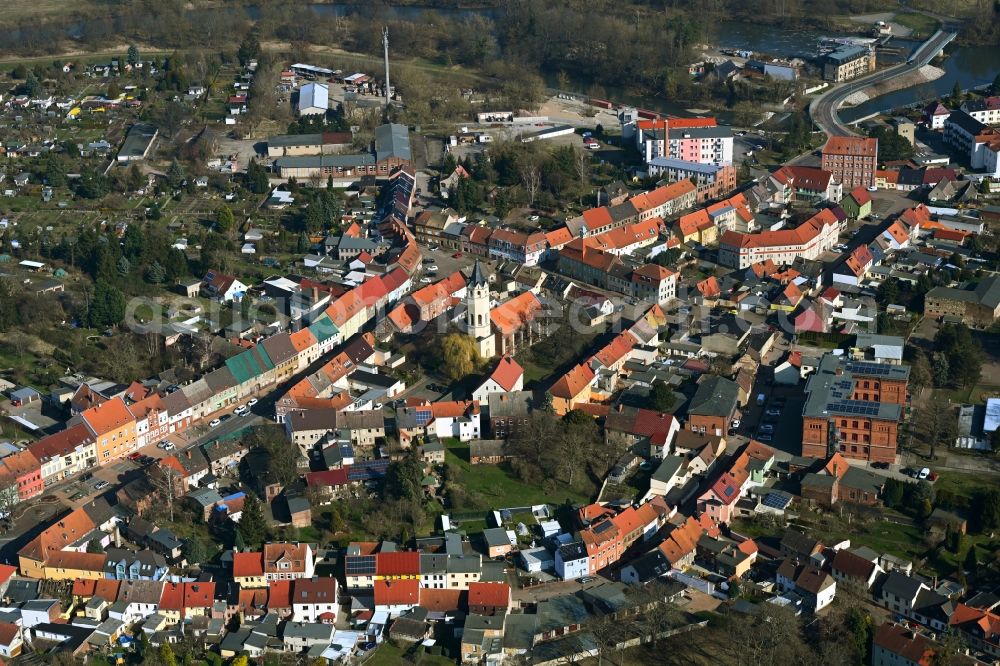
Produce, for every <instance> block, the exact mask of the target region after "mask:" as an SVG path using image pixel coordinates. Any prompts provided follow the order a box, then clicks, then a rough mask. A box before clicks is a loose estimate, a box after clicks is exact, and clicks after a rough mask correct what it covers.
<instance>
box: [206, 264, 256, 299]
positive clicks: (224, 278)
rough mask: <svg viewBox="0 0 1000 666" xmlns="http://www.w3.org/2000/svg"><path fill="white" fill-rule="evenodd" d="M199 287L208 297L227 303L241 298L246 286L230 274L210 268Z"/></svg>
mask: <svg viewBox="0 0 1000 666" xmlns="http://www.w3.org/2000/svg"><path fill="white" fill-rule="evenodd" d="M201 289H202V292H204V294H205V295H206V296H207V297H208V298H214V299H216V300H218V301H220V302H222V303H228V302H230V301H233V300H236V301H238V300H240V299H242V298H243V295H244V294H246V292H247V289H248V287H247V285H245V284H243V283H242V282H241V281H239V280H238V279H236V278H235V277H233V276H232V275H226V274H225V273H221V272H219V271H215V270H210V271H208V272H207V273H205V277H204V278H202V280H201Z"/></svg>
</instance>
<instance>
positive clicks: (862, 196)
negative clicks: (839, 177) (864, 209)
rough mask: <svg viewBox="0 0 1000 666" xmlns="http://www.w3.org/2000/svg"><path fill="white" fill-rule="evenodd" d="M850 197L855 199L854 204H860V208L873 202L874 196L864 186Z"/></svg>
mask: <svg viewBox="0 0 1000 666" xmlns="http://www.w3.org/2000/svg"><path fill="white" fill-rule="evenodd" d="M848 196H850V197H851V198H852V199H854V203H856V204H858V206H864V205H865V204H866V203H868V202H870V201H871V200H872V195H870V194H869V193H868V189H867V188H865V186H864V185H858V186H857V187H855V188H854V189H853V190H851V193H850V195H848Z"/></svg>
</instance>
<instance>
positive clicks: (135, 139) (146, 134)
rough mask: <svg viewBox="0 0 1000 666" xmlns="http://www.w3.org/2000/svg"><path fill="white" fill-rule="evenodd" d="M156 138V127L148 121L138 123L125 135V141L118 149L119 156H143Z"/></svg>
mask: <svg viewBox="0 0 1000 666" xmlns="http://www.w3.org/2000/svg"><path fill="white" fill-rule="evenodd" d="M154 138H156V128H155V127H154V126H152V125H149V124H147V123H136V124H135V125H132V127H130V128H129V130H128V134H126V135H125V143H123V144H122V149H121V150H119V151H118V155H119V156H125V157H142V156H143V155H145V154H146V151H147V150H148V149H149V144H150V143H152V142H153V139H154Z"/></svg>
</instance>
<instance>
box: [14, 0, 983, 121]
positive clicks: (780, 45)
mask: <svg viewBox="0 0 1000 666" xmlns="http://www.w3.org/2000/svg"><path fill="white" fill-rule="evenodd" d="M312 8H313V10H314V11H315V12H316V13H317V14H319V15H321V16H350V15H353V14H365V15H381V16H384V17H386V18H387V19H395V20H412V21H419V20H421V18H422V17H424V16H425V15H426V14H428V13H431V14H433V13H437V14H440V15H442V16H446V17H449V18H459V19H461V18H470V17H473V16H485V17H487V18H492V17H493V16H495V15H496V10H494V9H489V8H486V9H461V8H437V7H413V6H404V7H399V6H396V7H393V6H388V5H382V4H377V5H376V4H374V3H359V4H313V5H312ZM233 11H244V12H246V15H247V18H249V19H251V20H254V19H256V18H258V17H259V16H260V8H259V7H258V6H256V5H245V6H241V7H239V8H236V7H234V8H233ZM83 27H84V26H82V25H79V24H78V25H74V26H71V27H70V28H69V29H68V31H67V32H68V34H69V35H70V36H76V35H79V34H80V32H81V31H82V30H83ZM714 33H715V34H714V36H713V37H712V39H713V41H714V42H715V43H716V44H717V45H718V46H720V47H728V48H738V49H746V50H750V51H754V52H758V53H765V54H773V55H776V56H784V57H802V58H808V57H812V56H814V55H815V54H816V53H817V50H818V47H819V44H820V41H821V40H822V39H823V38H824V37H832V36H834V35H832V34H831V33H823V32H820V31H817V30H809V29H798V28H781V27H774V26H762V25H754V24H750V23H744V22H736V21H722V22H719V23H717V24H716V25H715V29H714ZM4 38H6V39H12V40H16V38H17V32H16V31H13V32H10V33H7V34H3V35H0V42H2V41H3V39H4ZM917 45H918V42H916V41H913V40H907V39H893V40H892V41H891V42H890V44H889V46H890V47H893V48H896V49H899V51H898V52H896V53H885V52H882V51H880V52H879V57H880V60H881V62H883V63H886V64H895V63H897V62H902V60H903V58H904V57H905V56H907V55H909V53H911V52H912V51H913V50H914V49H915V48H916V47H917ZM940 66H941V67H942V68H943V69H944V71H945V74H944V76H942V77H941V78H940V79H937V80H936V81H933V82H930V83H926V84H923V85H920V86H916V87H913V88H908V89H906V90H899V91H896V92H892V93H887V94H885V95H881V96H879V97H875V98H873V99H870V100H868V101H867V102H865V103H864V104H860V105H858V106H856V107H851V108H849V109H845V110H844V111H843V112H842V114H841V116H842V117H843V118H844V119H845V120H848V121H850V120H855V119H857V118H861V117H864V116H868V115H871V114H873V113H878V112H884V111H888V110H890V109H893V108H898V107H901V106H908V105H912V104H916V103H919V102H924V101H927V100H929V99H933V98H935V97H942V96H946V95H948V94H950V93H951V91H952V88H953V87H954V86H955V82H956V81H957V82H958V83H959V84H960V85H961V87H962V88H963V89H969V88H975V87H978V86H982V85H986V84H989V83H992V82H993V77H994V76H996V74H997V72H1000V46H978V47H957V48H955V49H953V50H952V51H951V52H950V53H949V55H948V57H947V58H946V59H945V61H944V63H943V64H941V65H940ZM547 79H548V80H547V83H548V85H550V86H552V87H555V76H554V75H551V76H549V77H547ZM570 86H571V87H573V88H575V89H576V90H577V91H578V92H581V93H584V92H589V86H588V85H586V84H585V83H583V82H573V81H571V82H570ZM602 93H603V95H601V96H604V97H607V98H608V99H611V100H613V101H615V102H619V103H622V104H630V105H634V106H638V107H641V108H648V109H653V110H656V111H660V112H665V113H670V114H678V115H685V107H686V106H690V105H678V104H676V103H672V102H670V101H668V100H665V99H662V98H656V97H644V96H637V95H635V94H634V93H632V92H630V91H629V90H628V88H627V87H620V88H605V89H603V91H602Z"/></svg>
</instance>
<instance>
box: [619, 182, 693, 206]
mask: <svg viewBox="0 0 1000 666" xmlns="http://www.w3.org/2000/svg"><path fill="white" fill-rule="evenodd" d="M696 190H697V188H696V187H695V185H694V183H692V182H691V181H690V180H689V179H687V178H685V179H684V180H679V181H677V182H676V183H671V184H669V185H663V186H662V187H658V188H656V189H655V190H653V191H652V192H647V193H645V194H637V195H636V196H634V197H632V198H631V199H629V201H631V202H632V206H633V207H634V208H635V209H636V211H638V212H640V213H642V212H645V211H647V210H650V209H652V208H656V207H657V206H662V205H663V204H665V203H667V202H668V201H673V200H674V199H679V198H680V197H682V196H684V195H685V194H689V193H691V192H695V191H696Z"/></svg>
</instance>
